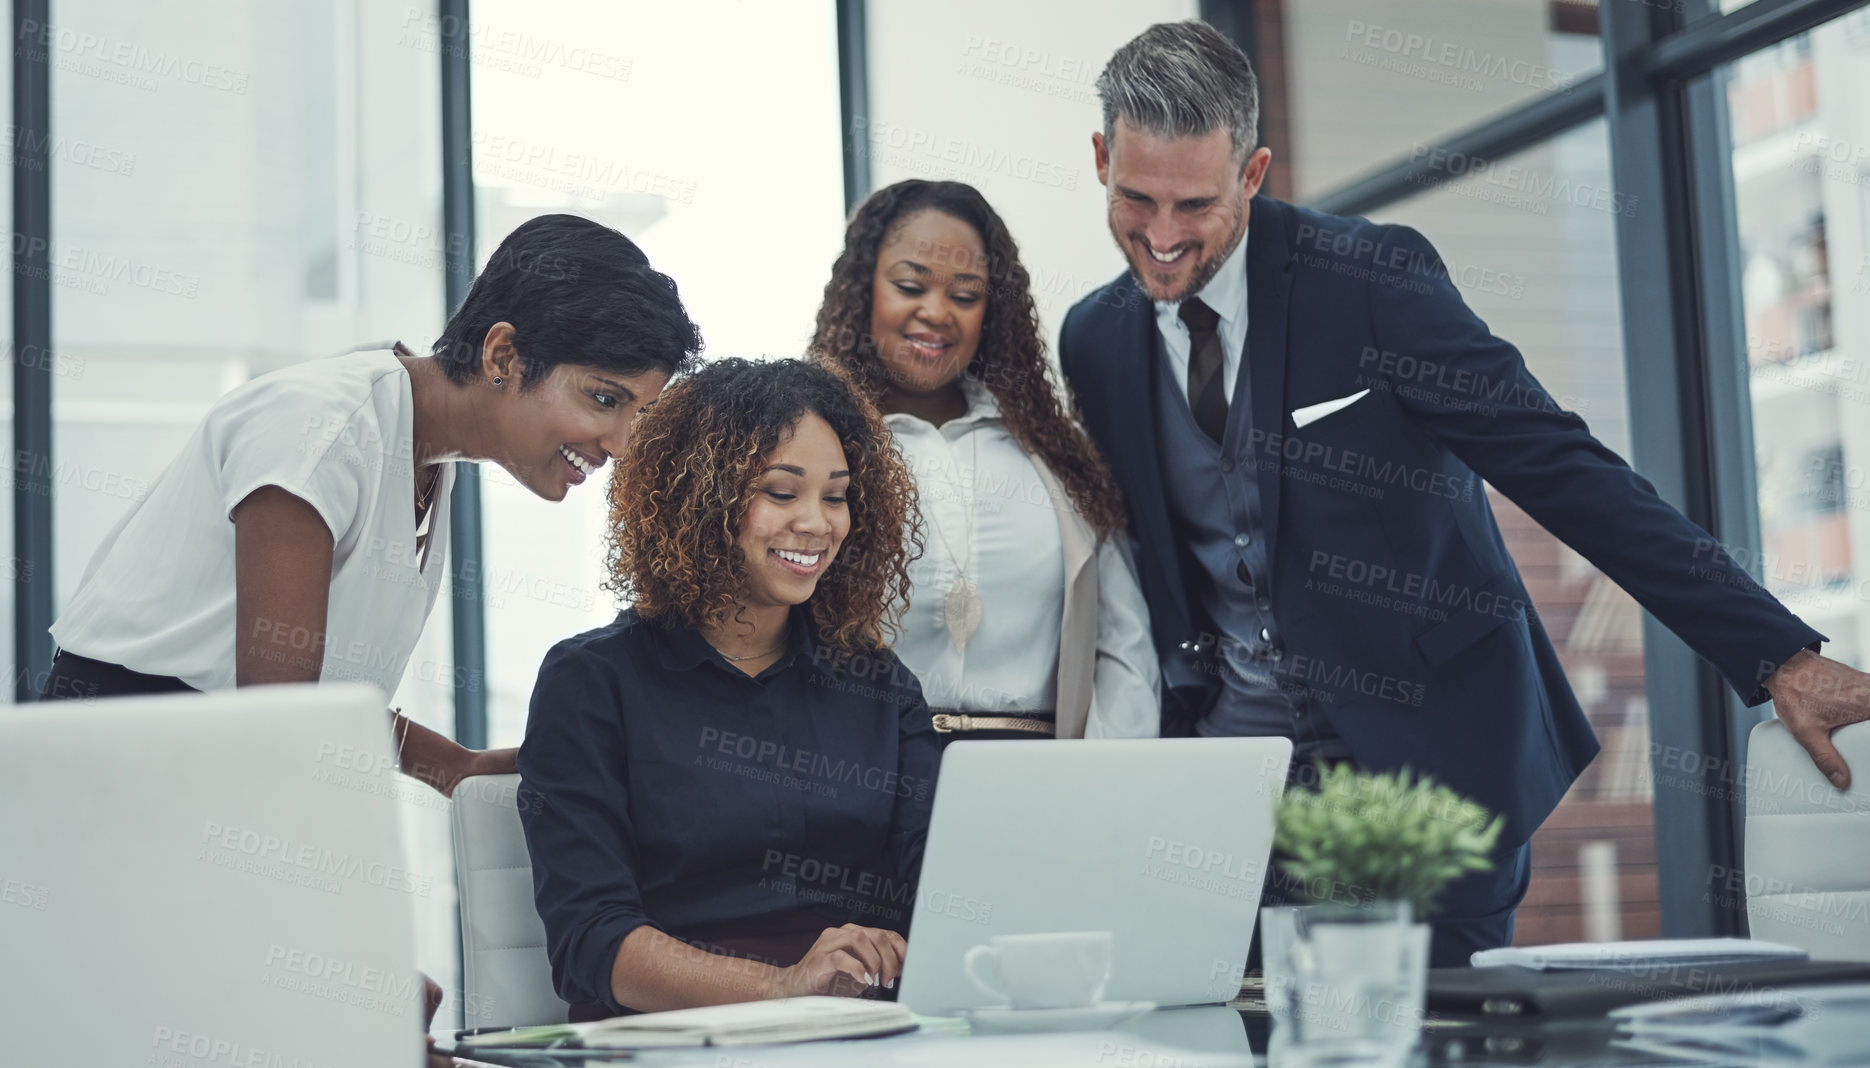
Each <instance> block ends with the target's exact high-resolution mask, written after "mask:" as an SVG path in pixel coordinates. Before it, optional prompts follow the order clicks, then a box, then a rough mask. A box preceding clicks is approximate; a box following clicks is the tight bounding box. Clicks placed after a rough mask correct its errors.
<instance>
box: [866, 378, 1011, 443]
mask: <svg viewBox="0 0 1870 1068" xmlns="http://www.w3.org/2000/svg"><path fill="white" fill-rule="evenodd" d="M961 396H962V397H964V398H966V400H967V411H965V412H962V413H961V414H960V415H957V416H955V417H954V418H953V419H950V420H948V421H947V422H946V423H943V424H942V429H944V430H945V429H947V428H948V427H951V426H961V425H964V424H967V423H984V422H987V421H989V420H993V419H998V418H1000V400H999V398H998V397H995V396H994V395H993V390H990V389H988V388H987V384H986V383H985V382H982V381H981V380H980V379H978V378H975V377H974V376H972V375H965V374H964V375H962V376H961ZM911 422H914V423H921V424H922V425H924V426H926V425H928V424H927V421H926V420H923V419H920V418H918V417H916V416H913V415H910V414H909V413H908V412H890V413H888V414H887V415H885V416H884V417H883V423H884V425H885V426H888V427H891V428H895V427H899V426H904V425H906V424H909V423H911Z"/></svg>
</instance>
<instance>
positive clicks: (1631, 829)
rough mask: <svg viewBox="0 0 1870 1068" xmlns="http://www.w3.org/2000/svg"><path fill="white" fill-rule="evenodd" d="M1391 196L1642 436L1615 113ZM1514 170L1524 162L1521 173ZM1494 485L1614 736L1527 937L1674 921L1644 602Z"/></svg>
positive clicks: (1525, 333)
mask: <svg viewBox="0 0 1870 1068" xmlns="http://www.w3.org/2000/svg"><path fill="white" fill-rule="evenodd" d="M1481 162H1482V163H1483V164H1484V166H1480V167H1476V168H1470V171H1471V173H1469V174H1467V175H1466V176H1465V177H1462V178H1460V179H1457V180H1453V181H1450V182H1448V183H1446V184H1444V185H1441V186H1437V187H1436V188H1435V189H1434V190H1433V191H1432V192H1429V193H1426V194H1423V195H1421V196H1417V197H1414V198H1412V199H1410V200H1406V201H1403V202H1401V203H1399V204H1396V205H1394V206H1392V207H1389V208H1386V209H1383V210H1381V211H1379V212H1377V213H1376V216H1377V217H1379V218H1381V219H1383V220H1384V221H1393V222H1401V223H1407V224H1409V225H1410V226H1413V227H1415V228H1416V229H1418V230H1420V231H1422V233H1423V234H1425V235H1426V236H1427V237H1428V238H1429V239H1430V240H1431V241H1433V242H1434V243H1435V246H1436V248H1437V249H1438V250H1439V251H1440V252H1441V253H1442V255H1443V257H1444V258H1445V259H1446V260H1447V263H1448V267H1449V270H1450V274H1451V277H1452V278H1453V279H1454V281H1455V282H1456V284H1457V285H1459V286H1460V288H1461V290H1462V296H1463V297H1464V298H1465V299H1466V300H1467V303H1468V305H1469V306H1470V307H1472V308H1473V309H1474V310H1475V312H1477V313H1478V314H1479V315H1480V317H1481V318H1482V319H1484V320H1486V322H1487V324H1488V326H1489V327H1490V328H1491V329H1492V330H1493V332H1494V333H1495V334H1496V335H1498V336H1500V337H1503V338H1505V339H1506V340H1508V341H1510V342H1512V343H1513V344H1515V345H1516V346H1518V347H1519V349H1520V351H1521V352H1522V353H1524V354H1525V357H1526V364H1527V366H1528V367H1530V368H1531V370H1532V372H1533V374H1534V375H1535V376H1537V377H1538V379H1539V381H1540V382H1541V383H1542V384H1543V385H1544V386H1545V387H1546V389H1547V390H1548V391H1550V393H1551V395H1552V397H1553V399H1554V400H1556V401H1557V402H1558V404H1560V405H1561V406H1563V407H1565V408H1567V409H1569V410H1571V411H1574V412H1577V413H1578V414H1579V415H1581V416H1583V417H1584V419H1585V420H1586V422H1588V423H1589V424H1590V427H1591V430H1592V431H1593V432H1594V433H1595V434H1596V435H1597V437H1598V439H1599V440H1601V441H1603V442H1604V443H1605V444H1606V445H1608V446H1609V447H1610V448H1611V449H1613V450H1615V451H1616V452H1617V453H1619V454H1620V455H1623V456H1625V457H1627V456H1628V455H1629V451H1630V408H1629V403H1628V399H1627V395H1626V390H1625V382H1624V353H1623V340H1622V338H1623V334H1622V330H1623V321H1622V316H1621V313H1620V310H1619V308H1620V304H1619V299H1618V290H1617V250H1616V216H1617V213H1618V212H1620V211H1626V210H1633V205H1630V204H1629V203H1628V202H1627V201H1626V200H1624V199H1623V198H1620V197H1618V196H1617V195H1615V194H1614V193H1612V191H1611V188H1610V156H1609V144H1608V140H1607V134H1606V128H1605V125H1604V123H1603V122H1602V121H1597V122H1593V123H1590V124H1588V125H1586V126H1583V127H1580V128H1578V129H1576V130H1573V131H1571V132H1570V133H1567V134H1564V135H1561V136H1559V137H1557V138H1554V139H1553V140H1551V141H1549V142H1546V143H1545V144H1543V145H1540V146H1539V147H1537V148H1534V149H1531V150H1528V151H1525V152H1522V153H1519V154H1517V155H1515V156H1512V157H1509V158H1506V159H1502V160H1498V161H1481ZM1509 176H1510V177H1509ZM1488 501H1489V503H1490V504H1491V505H1492V506H1493V510H1494V515H1495V517H1496V518H1497V519H1498V521H1499V523H1500V528H1501V531H1502V533H1503V534H1504V535H1505V538H1506V543H1507V548H1508V549H1509V550H1510V551H1511V552H1512V554H1513V559H1514V561H1515V563H1516V564H1517V565H1518V567H1519V572H1520V575H1521V576H1522V577H1523V578H1524V579H1525V582H1526V588H1527V592H1528V593H1529V594H1530V595H1531V597H1532V601H1533V604H1534V605H1535V606H1536V608H1537V609H1538V616H1539V619H1540V621H1541V622H1542V623H1543V624H1544V626H1545V629H1546V633H1547V635H1548V636H1549V637H1550V638H1551V640H1552V644H1553V645H1554V646H1555V647H1556V648H1557V650H1558V655H1559V659H1560V661H1561V663H1562V664H1563V665H1564V669H1565V674H1566V677H1567V678H1569V679H1570V681H1571V685H1572V688H1573V690H1574V691H1575V692H1576V694H1577V696H1578V700H1579V702H1580V703H1581V704H1582V705H1583V706H1584V710H1585V714H1586V715H1587V716H1588V717H1589V719H1590V721H1591V725H1592V727H1593V729H1594V730H1595V731H1596V732H1597V736H1598V738H1599V740H1600V741H1601V742H1602V743H1603V752H1602V754H1601V755H1600V756H1599V757H1598V758H1597V760H1596V761H1594V762H1593V763H1592V764H1591V766H1590V767H1589V768H1587V769H1586V770H1585V773H1584V775H1583V777H1581V778H1580V779H1579V780H1578V782H1577V784H1576V785H1575V786H1573V787H1572V790H1571V793H1570V794H1568V795H1567V796H1566V798H1565V800H1564V801H1563V802H1562V803H1561V804H1560V805H1559V807H1558V810H1557V811H1556V812H1554V813H1553V814H1552V816H1551V817H1550V818H1549V819H1548V820H1547V821H1546V822H1545V825H1544V826H1543V827H1541V828H1540V829H1539V831H1538V833H1537V834H1536V835H1534V837H1533V840H1532V862H1533V875H1532V887H1531V889H1530V890H1529V891H1528V893H1527V895H1526V900H1525V903H1524V904H1523V905H1522V906H1521V907H1520V910H1519V917H1518V923H1517V925H1516V927H1515V931H1514V937H1515V940H1516V941H1517V942H1519V943H1520V944H1522V945H1531V944H1539V943H1549V942H1573V941H1585V940H1590V941H1598V940H1605V939H1617V938H1656V937H1660V931H1661V918H1660V911H1659V904H1658V900H1659V899H1658V892H1657V881H1656V871H1655V846H1654V841H1653V825H1654V820H1653V818H1652V816H1651V812H1650V792H1651V788H1650V784H1649V776H1648V761H1649V731H1648V706H1647V703H1646V700H1645V697H1644V681H1645V680H1644V670H1643V641H1642V612H1641V609H1640V608H1639V607H1638V606H1637V605H1636V603H1635V601H1633V600H1632V599H1631V598H1630V597H1629V595H1627V594H1625V593H1624V592H1623V591H1622V590H1621V589H1620V588H1618V587H1617V586H1616V585H1615V584H1614V583H1612V582H1611V581H1610V580H1609V579H1607V578H1605V577H1604V576H1603V574H1601V573H1600V572H1599V571H1598V570H1597V569H1596V568H1595V567H1592V566H1591V564H1590V563H1589V562H1588V561H1586V560H1585V559H1583V558H1582V557H1581V556H1579V555H1578V554H1577V553H1575V552H1573V551H1572V550H1571V549H1570V548H1568V547H1567V546H1565V545H1564V544H1563V543H1561V542H1560V541H1558V539H1557V538H1554V537H1553V536H1552V535H1551V534H1549V533H1547V532H1546V531H1545V529H1544V528H1542V527H1541V526H1539V524H1538V523H1537V522H1536V521H1534V520H1533V519H1532V518H1531V517H1530V516H1528V515H1527V514H1526V513H1525V512H1523V511H1521V510H1520V509H1519V507H1517V506H1516V505H1514V504H1513V503H1512V502H1511V501H1509V500H1507V499H1506V498H1504V497H1503V496H1501V495H1500V493H1499V492H1498V491H1497V490H1494V489H1492V488H1491V487H1489V489H1488Z"/></svg>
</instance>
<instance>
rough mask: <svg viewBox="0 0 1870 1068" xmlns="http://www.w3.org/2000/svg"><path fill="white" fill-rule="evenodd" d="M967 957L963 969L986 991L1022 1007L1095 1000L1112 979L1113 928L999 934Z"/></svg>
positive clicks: (1066, 1005) (1064, 1005) (1059, 1006)
mask: <svg viewBox="0 0 1870 1068" xmlns="http://www.w3.org/2000/svg"><path fill="white" fill-rule="evenodd" d="M990 941H991V944H990V945H985V946H975V947H974V948H973V949H970V950H968V951H967V955H966V956H965V957H963V958H961V970H962V971H964V972H966V973H967V977H968V979H969V981H971V982H972V983H973V984H974V985H975V986H977V987H979V988H980V989H981V992H982V993H985V994H987V995H988V996H989V997H993V998H996V999H999V1000H1004V1001H1006V1002H1008V1003H1010V1004H1011V1005H1012V1006H1013V1008H1016V1009H1075V1008H1080V1007H1082V1006H1085V1005H1095V1004H1097V1003H1098V1002H1099V1001H1100V1000H1102V999H1103V997H1104V986H1105V985H1106V984H1107V983H1109V982H1110V957H1111V943H1112V939H1111V934H1110V932H1109V931H1057V932H1053V933H1050V934H1019V935H995V936H994V937H993V938H992V939H991V940H990Z"/></svg>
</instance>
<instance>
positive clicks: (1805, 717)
mask: <svg viewBox="0 0 1870 1068" xmlns="http://www.w3.org/2000/svg"><path fill="white" fill-rule="evenodd" d="M1766 692H1767V693H1769V694H1771V695H1772V698H1773V709H1774V711H1776V712H1777V713H1778V714H1779V722H1781V723H1784V724H1785V725H1786V730H1787V731H1788V732H1790V733H1791V735H1792V737H1793V738H1794V739H1795V740H1796V741H1797V742H1798V743H1799V744H1800V745H1802V746H1804V747H1805V751H1806V752H1807V753H1810V754H1811V757H1812V763H1813V764H1816V765H1817V766H1818V770H1819V771H1820V772H1822V773H1823V774H1824V777H1825V778H1827V779H1830V780H1831V784H1832V785H1833V786H1836V787H1837V788H1838V789H1840V790H1848V789H1850V784H1851V770H1850V768H1848V767H1846V766H1845V764H1844V757H1843V756H1842V755H1841V754H1839V753H1838V751H1837V747H1836V746H1834V745H1832V744H1831V732H1832V731H1834V730H1836V729H1838V728H1839V727H1848V726H1850V725H1851V724H1853V723H1858V722H1861V721H1863V720H1867V719H1870V675H1866V674H1865V673H1863V672H1861V671H1858V670H1857V669H1856V668H1853V667H1850V666H1849V665H1846V664H1841V663H1839V662H1837V661H1836V660H1832V659H1831V658H1830V657H1825V656H1819V655H1818V654H1817V653H1814V652H1812V651H1811V650H1810V649H1801V650H1799V651H1798V653H1797V654H1796V655H1794V656H1793V657H1792V659H1790V660H1788V661H1786V662H1785V663H1783V664H1781V665H1779V670H1777V671H1775V672H1773V674H1772V676H1771V677H1770V678H1768V679H1767V680H1766Z"/></svg>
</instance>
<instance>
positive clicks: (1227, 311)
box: [1156, 231, 1247, 404]
mask: <svg viewBox="0 0 1870 1068" xmlns="http://www.w3.org/2000/svg"><path fill="white" fill-rule="evenodd" d="M1196 296H1198V297H1200V298H1201V302H1202V303H1203V304H1206V305H1207V306H1208V307H1210V308H1213V309H1214V312H1215V314H1217V315H1219V316H1220V317H1221V361H1222V363H1221V387H1222V388H1223V389H1225V390H1226V391H1227V403H1229V404H1232V403H1234V380H1235V379H1237V378H1239V377H1240V354H1241V352H1243V351H1244V350H1245V346H1246V343H1247V235H1246V232H1245V231H1242V232H1241V234H1240V244H1238V245H1235V246H1234V251H1232V252H1229V253H1228V254H1227V258H1226V259H1225V260H1223V261H1221V269H1220V270H1219V271H1216V272H1215V274H1214V277H1213V278H1210V279H1209V280H1208V284H1207V285H1205V286H1203V287H1202V289H1201V292H1200V293H1197V294H1196ZM1181 312H1182V302H1181V301H1179V300H1159V301H1156V329H1157V330H1159V331H1161V333H1162V340H1163V344H1164V346H1165V347H1166V348H1167V349H1168V352H1169V369H1170V370H1171V371H1173V372H1174V373H1175V381H1176V382H1177V383H1179V384H1180V385H1181V387H1182V396H1184V397H1186V396H1188V355H1189V349H1190V348H1191V346H1190V344H1189V338H1188V324H1187V323H1184V322H1183V321H1182V314H1181Z"/></svg>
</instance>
